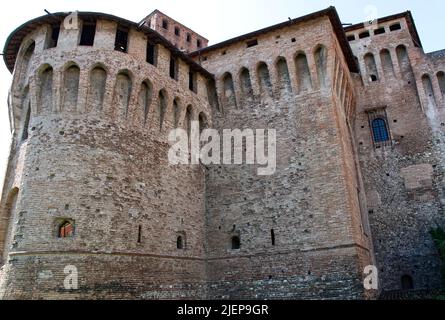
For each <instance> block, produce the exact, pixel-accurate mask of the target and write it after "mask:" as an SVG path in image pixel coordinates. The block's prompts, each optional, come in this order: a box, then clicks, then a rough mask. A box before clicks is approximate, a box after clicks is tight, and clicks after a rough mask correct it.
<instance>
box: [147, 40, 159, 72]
mask: <svg viewBox="0 0 445 320" xmlns="http://www.w3.org/2000/svg"><path fill="white" fill-rule="evenodd" d="M147 62H148V63H149V64H152V65H154V66H156V64H157V50H156V45H155V44H154V43H151V42H150V41H147Z"/></svg>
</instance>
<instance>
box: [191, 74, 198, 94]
mask: <svg viewBox="0 0 445 320" xmlns="http://www.w3.org/2000/svg"><path fill="white" fill-rule="evenodd" d="M189 89H190V91H193V92H194V93H197V89H198V88H197V76H196V73H195V72H193V71H190V72H189Z"/></svg>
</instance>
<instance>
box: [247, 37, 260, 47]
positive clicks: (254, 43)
mask: <svg viewBox="0 0 445 320" xmlns="http://www.w3.org/2000/svg"><path fill="white" fill-rule="evenodd" d="M246 44H247V48H251V47H255V46H257V45H258V40H257V39H254V40H250V41H247V43H246Z"/></svg>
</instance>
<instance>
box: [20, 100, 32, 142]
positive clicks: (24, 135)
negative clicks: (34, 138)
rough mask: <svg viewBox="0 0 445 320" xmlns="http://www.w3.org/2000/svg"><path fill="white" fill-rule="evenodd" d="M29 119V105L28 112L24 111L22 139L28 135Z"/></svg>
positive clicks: (25, 138)
mask: <svg viewBox="0 0 445 320" xmlns="http://www.w3.org/2000/svg"><path fill="white" fill-rule="evenodd" d="M30 121H31V106H29V107H28V112H27V113H26V118H25V123H24V125H23V133H22V141H25V140H27V139H28V137H29V133H28V132H29V122H30Z"/></svg>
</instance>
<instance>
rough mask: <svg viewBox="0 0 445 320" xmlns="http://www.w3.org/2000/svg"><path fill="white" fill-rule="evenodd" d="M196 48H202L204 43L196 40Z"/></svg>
mask: <svg viewBox="0 0 445 320" xmlns="http://www.w3.org/2000/svg"><path fill="white" fill-rule="evenodd" d="M196 46H197V47H198V48H201V47H202V42H201V40H200V39H198V40H196Z"/></svg>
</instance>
